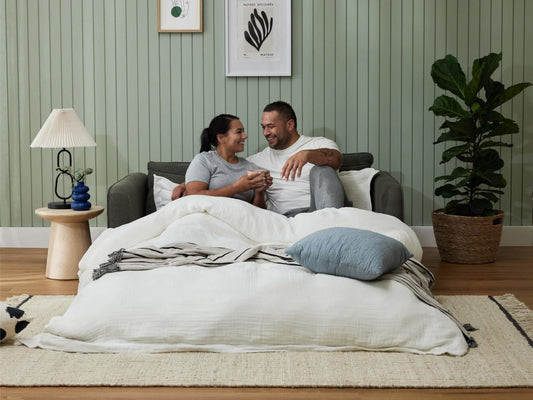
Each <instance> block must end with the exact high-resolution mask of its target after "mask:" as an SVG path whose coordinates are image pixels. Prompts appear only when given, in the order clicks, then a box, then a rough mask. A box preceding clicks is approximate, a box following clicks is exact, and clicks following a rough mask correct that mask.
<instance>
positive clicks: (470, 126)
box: [429, 53, 531, 216]
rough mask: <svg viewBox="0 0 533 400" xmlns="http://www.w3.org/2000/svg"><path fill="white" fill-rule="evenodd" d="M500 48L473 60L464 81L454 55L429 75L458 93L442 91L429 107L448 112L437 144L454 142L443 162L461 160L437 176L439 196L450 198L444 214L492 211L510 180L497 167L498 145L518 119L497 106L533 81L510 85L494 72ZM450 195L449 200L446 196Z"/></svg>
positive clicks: (488, 213)
mask: <svg viewBox="0 0 533 400" xmlns="http://www.w3.org/2000/svg"><path fill="white" fill-rule="evenodd" d="M501 60H502V54H501V53H499V54H496V53H490V54H489V55H487V56H485V57H482V58H479V59H477V60H475V61H474V63H473V65H472V78H471V80H470V81H469V82H467V81H466V76H465V73H464V72H463V70H462V68H461V65H460V64H459V62H458V61H457V58H455V57H454V56H452V55H447V56H446V57H444V58H443V59H440V60H437V61H435V62H434V63H433V66H432V68H431V77H432V78H433V82H435V84H437V86H438V87H440V88H441V89H444V90H446V91H448V92H450V93H452V94H454V95H455V97H452V96H449V95H447V94H443V95H441V96H439V97H437V98H436V99H435V101H434V102H433V105H432V106H431V107H430V108H429V110H431V111H433V113H434V114H435V115H437V116H442V117H445V121H444V123H443V124H442V125H441V126H440V128H439V129H442V130H444V132H442V134H441V135H440V136H439V138H438V139H437V140H436V141H435V142H434V144H438V143H443V142H454V143H453V145H452V146H451V147H449V148H447V149H446V150H445V151H444V152H443V153H442V161H441V162H440V163H441V164H445V163H447V162H449V161H451V160H453V159H457V160H459V161H461V162H462V163H463V165H460V166H457V167H456V168H455V169H454V170H453V171H452V172H451V173H450V174H448V175H443V176H438V177H436V178H435V182H438V181H444V184H443V185H442V186H439V187H437V188H436V189H435V195H436V196H442V197H443V198H444V199H447V203H446V205H445V207H444V212H445V213H446V214H453V215H463V216H491V215H494V214H495V213H496V212H495V211H494V209H493V203H497V202H498V200H499V197H498V195H501V194H503V191H502V189H503V188H504V187H505V186H506V184H507V182H506V181H505V178H504V177H503V175H502V174H501V173H500V172H498V171H500V170H501V168H502V167H503V165H504V162H503V160H502V159H501V157H500V153H499V152H498V149H499V148H501V147H512V143H507V142H503V141H501V139H500V136H504V135H511V134H515V133H518V131H519V129H518V125H517V124H516V123H515V122H514V121H513V120H512V119H509V118H506V117H504V116H503V115H502V114H501V113H500V112H499V111H497V109H498V107H500V106H501V105H502V104H504V103H505V102H507V101H509V100H511V99H512V98H513V97H515V96H516V95H518V94H519V93H521V92H522V91H523V90H524V89H525V88H527V87H528V86H531V83H529V82H523V83H518V84H515V85H512V86H510V87H508V88H505V86H504V85H503V84H502V83H501V82H498V81H495V80H493V79H492V78H491V75H492V74H493V73H494V72H495V71H496V69H498V67H499V65H500V61H501ZM448 199H449V200H448Z"/></svg>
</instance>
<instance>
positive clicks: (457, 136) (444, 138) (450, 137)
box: [433, 131, 470, 144]
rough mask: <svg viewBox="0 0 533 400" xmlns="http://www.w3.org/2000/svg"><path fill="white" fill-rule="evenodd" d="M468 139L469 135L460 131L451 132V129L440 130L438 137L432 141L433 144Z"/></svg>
mask: <svg viewBox="0 0 533 400" xmlns="http://www.w3.org/2000/svg"><path fill="white" fill-rule="evenodd" d="M469 140H470V136H467V135H465V134H463V133H460V132H453V131H446V132H442V133H441V134H440V136H439V138H438V139H437V140H436V141H435V142H433V144H437V143H443V142H448V141H454V142H455V141H460V142H466V141H469Z"/></svg>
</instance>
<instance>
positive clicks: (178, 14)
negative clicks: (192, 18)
mask: <svg viewBox="0 0 533 400" xmlns="http://www.w3.org/2000/svg"><path fill="white" fill-rule="evenodd" d="M170 14H171V15H172V16H173V17H174V18H187V15H189V0H172V8H171V9H170Z"/></svg>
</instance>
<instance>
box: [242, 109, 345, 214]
mask: <svg viewBox="0 0 533 400" xmlns="http://www.w3.org/2000/svg"><path fill="white" fill-rule="evenodd" d="M261 127H262V129H263V135H264V136H265V138H266V140H267V142H268V147H267V148H265V149H264V150H263V151H261V152H259V153H257V154H254V155H251V156H249V157H248V158H247V159H248V160H249V161H251V162H253V163H255V164H257V165H259V166H260V167H261V168H264V169H267V170H269V171H270V175H271V176H272V178H273V180H274V181H273V184H272V186H271V187H270V188H269V189H268V190H267V207H268V209H269V210H272V211H275V212H277V213H280V214H284V215H287V216H293V215H296V214H298V213H301V212H307V211H313V210H316V209H320V208H326V207H336V208H339V207H342V206H343V205H344V189H343V187H342V183H341V181H340V179H339V177H338V175H337V172H336V171H335V170H337V169H338V168H339V167H340V166H341V164H342V155H341V153H340V151H339V147H338V146H337V144H336V143H335V142H334V141H332V140H330V139H327V138H324V137H309V136H302V135H300V134H299V133H298V131H297V120H296V114H295V112H294V110H293V108H292V107H291V106H290V105H289V104H287V103H285V102H283V101H276V102H274V103H271V104H268V105H267V106H266V107H265V108H264V110H263V117H262V119H261ZM315 166H317V167H318V168H316V167H315ZM313 167H315V168H313Z"/></svg>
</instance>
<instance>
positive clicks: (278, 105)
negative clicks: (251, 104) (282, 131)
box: [263, 100, 297, 129]
mask: <svg viewBox="0 0 533 400" xmlns="http://www.w3.org/2000/svg"><path fill="white" fill-rule="evenodd" d="M270 111H277V112H278V113H279V115H280V116H281V118H282V119H284V120H285V121H288V120H290V119H292V120H293V121H294V129H296V128H297V122H296V113H295V112H294V110H293V109H292V107H291V105H290V104H289V103H285V102H284V101H281V100H280V101H275V102H273V103H270V104H268V105H266V106H265V108H264V110H263V112H270Z"/></svg>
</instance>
